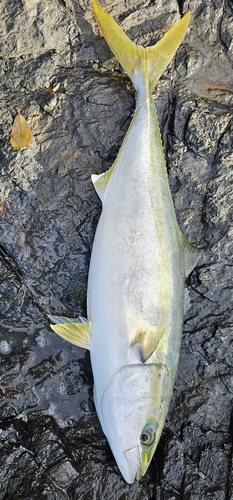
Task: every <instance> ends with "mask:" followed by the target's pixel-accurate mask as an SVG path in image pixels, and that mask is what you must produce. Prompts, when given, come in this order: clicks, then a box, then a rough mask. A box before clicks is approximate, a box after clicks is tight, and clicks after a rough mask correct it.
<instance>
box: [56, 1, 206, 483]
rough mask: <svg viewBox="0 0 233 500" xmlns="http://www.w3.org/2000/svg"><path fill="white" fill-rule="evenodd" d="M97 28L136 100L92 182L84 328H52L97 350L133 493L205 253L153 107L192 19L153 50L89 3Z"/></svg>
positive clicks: (116, 445) (157, 425) (169, 384)
mask: <svg viewBox="0 0 233 500" xmlns="http://www.w3.org/2000/svg"><path fill="white" fill-rule="evenodd" d="M92 7H93V11H94V14H95V16H96V19H97V22H98V24H99V27H100V29H101V31H102V33H103V35H104V37H105V39H106V41H107V43H108V45H109V46H110V48H111V49H112V51H113V53H114V54H115V56H116V57H117V59H118V60H119V62H120V63H121V65H122V67H123V69H124V71H125V72H126V73H127V74H128V76H129V77H130V79H131V80H132V82H133V84H134V87H135V89H136V92H137V100H136V109H135V112H134V115H133V118H132V121H131V124H130V126H129V130H128V131H127V133H126V136H125V138H124V140H123V144H122V146H121V148H120V150H119V153H118V155H117V158H116V160H115V162H114V163H113V165H112V167H111V168H110V169H109V170H108V171H106V172H105V173H100V174H99V175H95V174H93V175H92V181H93V184H94V187H95V189H96V192H97V193H98V195H99V197H100V199H101V201H102V212H101V216H100V219H99V222H98V225H97V229H96V234H95V237H94V242H93V248H92V253H91V260H90V267H89V276H88V289H87V319H85V318H83V317H77V318H66V317H59V316H52V315H50V316H49V317H50V319H51V321H52V323H54V324H53V325H51V327H52V329H53V330H54V331H55V332H56V333H57V334H58V335H60V336H61V337H62V338H64V339H66V340H67V341H69V342H71V343H72V344H74V345H77V346H80V347H83V348H86V349H89V350H90V360H91V366H92V371H93V378H94V401H95V406H96V410H97V414H98V417H99V420H100V423H101V426H102V429H103V432H104V433H105V435H106V437H107V440H108V443H109V445H110V448H111V450H112V453H113V455H114V457H115V460H116V462H117V465H118V467H119V469H120V472H121V474H122V476H123V478H124V479H125V481H126V482H127V483H129V484H132V483H133V482H134V481H135V480H138V481H139V480H140V479H141V478H142V477H143V476H144V474H145V473H146V471H147V469H148V466H149V464H150V462H151V459H152V457H153V455H154V452H155V450H156V447H157V445H158V442H159V439H160V436H161V433H162V429H163V427H164V423H165V419H166V416H167V412H168V408H169V404H170V401H171V397H172V394H173V388H174V383H175V378H176V373H177V367H178V361H179V356H180V349H181V338H182V331H183V319H184V314H185V310H186V308H187V300H186V295H187V293H186V288H185V279H186V277H187V276H188V275H189V274H190V272H191V271H192V270H193V268H194V267H195V266H196V264H197V262H198V260H199V258H200V252H199V250H197V249H195V248H194V247H192V246H191V245H190V244H189V243H188V241H187V240H186V239H185V237H184V236H183V234H182V232H181V230H180V229H179V226H178V222H177V219H176V215H175V209H174V205H173V201H172V196H171V192H170V189H169V183H168V174H167V168H166V162H165V157H164V152H163V146H162V140H161V135H160V129H159V123H158V118H157V114H156V110H155V106H154V102H153V97H152V92H153V90H154V87H155V85H156V83H157V81H158V79H159V78H160V76H161V75H162V73H163V71H164V70H165V68H166V66H167V65H168V63H169V62H170V61H171V59H172V57H173V56H174V54H175V52H176V50H177V49H178V47H179V45H180V43H181V42H182V40H183V38H184V35H185V32H186V30H187V27H188V24H189V19H190V12H189V11H188V12H187V13H186V14H185V15H184V16H183V17H182V18H181V19H180V20H179V21H178V22H177V23H176V24H175V25H173V26H172V27H171V28H170V29H169V31H168V32H167V33H166V34H165V35H164V36H163V38H162V39H161V40H159V41H158V42H157V43H156V44H155V45H154V46H149V47H146V48H144V47H142V46H138V45H136V44H135V43H134V42H132V41H131V40H130V39H129V38H128V36H127V35H126V34H125V33H124V32H123V30H122V29H121V27H120V26H119V25H118V24H117V23H116V22H115V21H114V19H113V18H112V17H111V16H110V15H109V14H108V13H107V12H106V11H105V10H104V9H103V8H102V7H101V5H100V4H99V3H98V2H97V0H92Z"/></svg>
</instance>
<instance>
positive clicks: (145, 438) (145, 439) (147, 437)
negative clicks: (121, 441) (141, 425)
mask: <svg viewBox="0 0 233 500" xmlns="http://www.w3.org/2000/svg"><path fill="white" fill-rule="evenodd" d="M140 440H141V443H142V444H144V445H145V446H150V445H151V444H152V443H153V442H154V440H155V431H154V430H153V429H152V428H151V426H150V427H149V426H148V427H146V428H145V429H144V430H143V431H142V433H141V436H140Z"/></svg>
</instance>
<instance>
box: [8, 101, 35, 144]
mask: <svg viewBox="0 0 233 500" xmlns="http://www.w3.org/2000/svg"><path fill="white" fill-rule="evenodd" d="M16 111H17V113H18V114H17V116H16V118H15V119H14V123H13V125H12V130H11V135H10V143H11V145H12V147H13V148H14V149H20V148H28V147H29V145H30V142H31V138H32V134H31V131H30V128H29V126H28V124H27V122H26V120H25V118H24V117H23V116H22V115H21V114H20V110H19V109H18V108H17V109H16Z"/></svg>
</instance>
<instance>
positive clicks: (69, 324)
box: [48, 315, 91, 349]
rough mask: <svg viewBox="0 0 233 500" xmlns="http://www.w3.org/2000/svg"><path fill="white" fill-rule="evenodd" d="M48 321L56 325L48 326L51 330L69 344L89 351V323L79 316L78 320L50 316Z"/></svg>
mask: <svg viewBox="0 0 233 500" xmlns="http://www.w3.org/2000/svg"><path fill="white" fill-rule="evenodd" d="M48 317H49V319H50V320H51V321H53V322H54V323H56V324H55V325H50V326H51V328H52V330H53V331H54V332H55V333H57V334H58V335H59V336H60V337H62V338H63V339H65V340H67V341H68V342H70V343H71V344H74V345H77V346H79V347H83V348H84V349H90V341H91V333H90V323H88V321H87V320H86V319H85V318H83V317H82V316H79V317H78V318H65V317H64V316H50V315H48Z"/></svg>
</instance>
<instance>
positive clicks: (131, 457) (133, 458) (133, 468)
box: [124, 446, 140, 483]
mask: <svg viewBox="0 0 233 500" xmlns="http://www.w3.org/2000/svg"><path fill="white" fill-rule="evenodd" d="M124 456H125V458H126V460H127V465H128V474H129V476H130V481H127V482H129V483H133V482H134V480H135V479H137V477H138V474H140V452H139V447H138V446H134V447H133V448H130V449H129V450H126V451H125V452H124Z"/></svg>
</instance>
